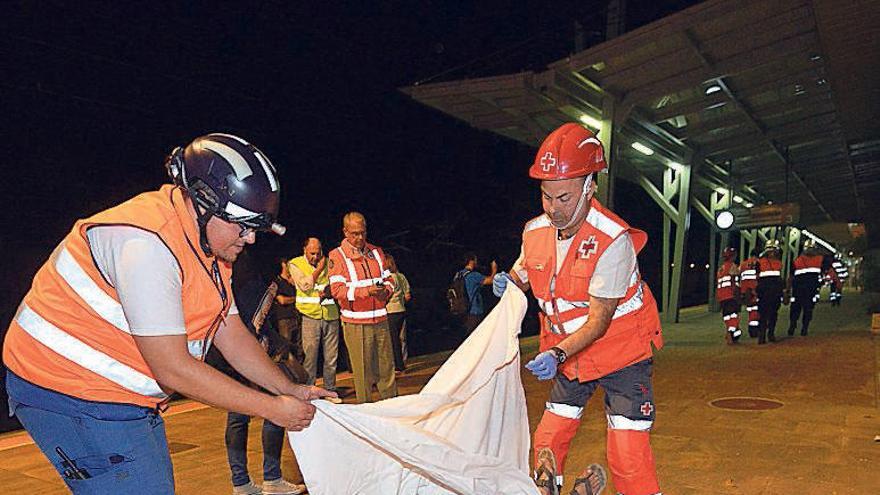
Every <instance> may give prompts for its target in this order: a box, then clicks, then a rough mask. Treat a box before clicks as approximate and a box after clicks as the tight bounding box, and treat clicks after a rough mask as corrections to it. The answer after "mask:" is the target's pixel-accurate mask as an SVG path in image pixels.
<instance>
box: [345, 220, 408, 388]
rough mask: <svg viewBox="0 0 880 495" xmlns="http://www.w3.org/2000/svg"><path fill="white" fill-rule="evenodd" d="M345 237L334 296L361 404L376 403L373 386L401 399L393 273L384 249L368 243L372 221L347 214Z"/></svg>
mask: <svg viewBox="0 0 880 495" xmlns="http://www.w3.org/2000/svg"><path fill="white" fill-rule="evenodd" d="M342 233H343V234H344V235H345V239H343V241H342V243H341V244H340V245H339V247H338V248H336V249H334V250H333V251H330V257H329V261H328V263H329V266H330V291H331V292H332V293H333V298H334V299H336V302H337V303H339V310H340V313H341V318H340V319H341V320H342V329H343V330H342V336H343V338H344V339H345V346H346V347H347V348H348V355H349V360H350V361H351V369H352V375H353V377H354V389H355V392H356V394H357V400H358V402H360V403H364V402H372V395H373V385H376V388H377V389H379V396H380V397H381V398H383V399H388V398H391V397H396V396H397V382H396V381H395V378H394V352H393V350H392V348H391V332H390V331H389V330H388V311H387V310H386V309H385V304H386V303H387V302H388V299H389V298H390V297H391V294H393V293H394V282H393V278H392V276H391V270H389V269H388V261H387V260H386V259H385V253H384V252H383V251H382V248H380V247H378V246H374V245H372V244H370V243H368V242H367V220H366V219H365V218H364V216H363V215H362V214H360V213H358V212H356V211H352V212H349V213H346V214H345V217H344V218H343V219H342Z"/></svg>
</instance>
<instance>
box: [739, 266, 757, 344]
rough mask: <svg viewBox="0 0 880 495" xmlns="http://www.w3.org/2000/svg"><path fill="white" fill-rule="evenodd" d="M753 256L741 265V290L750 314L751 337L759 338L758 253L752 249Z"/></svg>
mask: <svg viewBox="0 0 880 495" xmlns="http://www.w3.org/2000/svg"><path fill="white" fill-rule="evenodd" d="M750 254H751V256H749V257H748V258H746V259H744V260H743V262H742V263H740V265H739V288H740V291H741V293H742V300H743V303H744V304H745V305H746V311H748V312H749V337H751V338H756V337H757V336H758V326H759V325H760V324H761V322H760V321H759V320H760V317H759V313H758V296H757V294H755V289H756V288H757V287H758V252H757V251H756V250H754V249H752V252H751V253H750Z"/></svg>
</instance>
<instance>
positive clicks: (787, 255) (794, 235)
mask: <svg viewBox="0 0 880 495" xmlns="http://www.w3.org/2000/svg"><path fill="white" fill-rule="evenodd" d="M800 248H801V231H800V229H798V228H797V227H793V226H790V227H786V228H785V245H784V247H783V249H784V256H783V261H782V277H783V280H788V275H789V273H791V265H792V263H794V259H795V258H797V256H798V252H799V251H800Z"/></svg>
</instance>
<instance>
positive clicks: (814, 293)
mask: <svg viewBox="0 0 880 495" xmlns="http://www.w3.org/2000/svg"><path fill="white" fill-rule="evenodd" d="M823 261H824V256H822V255H821V254H819V252H818V250H817V249H816V241H814V240H812V239H808V240H807V241H806V242H804V252H803V253H802V254H801V255H800V256H798V257H797V258H795V260H794V266H793V267H792V273H791V278H790V279H789V285H790V286H791V311H790V312H789V315H788V335H789V336H792V335H794V331H795V329H796V328H797V322H798V318H800V316H801V312H803V314H804V316H803V321H802V322H801V336H803V337H806V335H807V332H808V331H809V328H810V321H812V319H813V308H814V307H815V306H816V302H818V301H819V288H820V287H822V263H823Z"/></svg>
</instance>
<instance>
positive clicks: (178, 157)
mask: <svg viewBox="0 0 880 495" xmlns="http://www.w3.org/2000/svg"><path fill="white" fill-rule="evenodd" d="M165 166H166V168H167V169H168V175H170V176H171V179H172V180H173V181H174V183H175V184H176V185H178V186H180V187H181V188H183V189H184V190H185V191H186V192H187V194H189V196H190V198H192V200H193V202H194V203H195V204H196V205H197V206H198V207H200V208H201V209H199V208H197V212H198V223H199V227H200V229H199V230H200V231H201V232H200V236H201V239H200V242H201V245H202V249H203V250H204V251H205V254H208V255H210V254H211V252H210V248H209V247H208V241H207V234H206V232H205V225H206V224H207V223H208V220H209V219H210V217H211V216H216V217H218V218H220V219H222V220H225V221H227V222H231V223H236V224H239V225H241V226H243V227H249V228H252V229H255V230H260V231H271V232H274V233H276V234H278V235H284V232H285V230H286V228H285V227H284V226H283V225H281V224H279V223H277V222H276V221H275V220H276V217H277V215H278V204H279V200H280V195H281V184H280V183H279V182H278V173H277V172H276V171H275V166H273V165H272V162H271V161H269V158H268V157H266V155H264V154H263V152H262V151H260V150H259V149H258V148H257V147H256V146H254V145H252V144H250V143H249V142H247V141H245V140H244V139H242V138H240V137H237V136H233V135H231V134H220V133H214V134H208V135H206V136H201V137H199V138H196V139H195V140H193V142H191V143H190V144H188V145H187V146H186V148H180V147H178V148H176V149H175V150H174V151H172V152H171V156H169V157H168V160H167V161H166V163H165Z"/></svg>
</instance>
